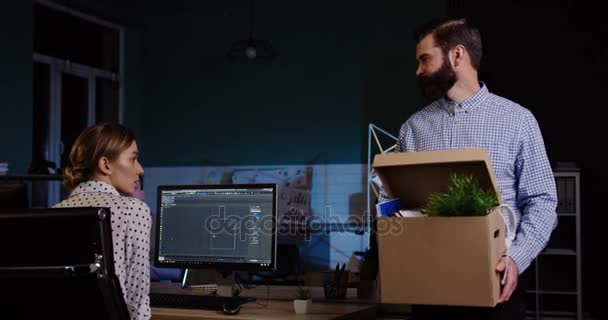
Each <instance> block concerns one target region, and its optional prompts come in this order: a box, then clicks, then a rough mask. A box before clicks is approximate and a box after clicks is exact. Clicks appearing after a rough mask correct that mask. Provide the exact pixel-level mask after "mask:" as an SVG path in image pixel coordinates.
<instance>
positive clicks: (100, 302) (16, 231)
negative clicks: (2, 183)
mask: <svg viewBox="0 0 608 320" xmlns="http://www.w3.org/2000/svg"><path fill="white" fill-rule="evenodd" d="M110 216H111V212H110V210H109V209H107V208H95V207H88V208H53V209H42V208H35V209H23V210H7V211H3V212H0V252H1V253H2V258H1V259H0V291H2V294H1V296H2V297H0V310H2V312H3V313H4V314H7V315H8V314H14V315H19V318H20V319H34V318H49V319H54V318H58V319H128V318H129V314H128V311H127V307H126V304H125V302H124V298H123V294H122V290H121V287H120V283H119V281H118V278H117V276H116V274H115V271H114V262H113V261H114V257H113V256H114V255H113V252H114V251H113V248H112V232H111V225H110Z"/></svg>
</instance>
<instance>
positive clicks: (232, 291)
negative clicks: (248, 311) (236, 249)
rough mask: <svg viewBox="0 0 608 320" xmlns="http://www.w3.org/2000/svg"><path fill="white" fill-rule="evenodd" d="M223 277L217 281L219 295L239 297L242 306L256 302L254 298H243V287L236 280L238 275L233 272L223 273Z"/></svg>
mask: <svg viewBox="0 0 608 320" xmlns="http://www.w3.org/2000/svg"><path fill="white" fill-rule="evenodd" d="M220 274H221V275H222V277H221V278H220V279H218V281H217V295H218V296H222V297H238V299H239V301H240V303H241V304H243V303H247V302H252V301H255V300H256V298H254V297H244V296H241V295H240V293H241V288H242V287H243V286H242V285H241V284H240V283H239V281H237V279H236V273H235V272H231V271H221V272H220Z"/></svg>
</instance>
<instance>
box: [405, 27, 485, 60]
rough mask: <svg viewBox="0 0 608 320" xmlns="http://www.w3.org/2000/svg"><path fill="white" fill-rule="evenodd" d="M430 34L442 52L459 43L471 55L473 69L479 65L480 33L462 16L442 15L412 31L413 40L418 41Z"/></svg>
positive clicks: (480, 50)
mask: <svg viewBox="0 0 608 320" xmlns="http://www.w3.org/2000/svg"><path fill="white" fill-rule="evenodd" d="M429 34H432V35H433V38H434V39H435V43H436V44H437V46H438V47H439V48H441V51H442V52H443V54H445V55H447V53H448V51H449V50H450V49H452V48H454V47H455V46H457V45H459V44H461V45H463V46H464V47H465V48H466V49H467V52H468V53H469V56H470V57H471V64H472V65H473V68H475V70H479V67H480V65H481V52H482V46H481V35H480V33H479V30H478V29H477V27H475V26H474V25H473V24H471V23H470V22H469V21H467V19H464V18H451V17H444V18H440V19H437V20H433V21H430V22H428V23H426V24H423V25H422V26H420V27H419V28H417V29H416V30H415V31H414V40H416V43H418V42H420V40H422V39H423V38H424V37H426V36H427V35H429Z"/></svg>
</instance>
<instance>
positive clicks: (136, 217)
mask: <svg viewBox="0 0 608 320" xmlns="http://www.w3.org/2000/svg"><path fill="white" fill-rule="evenodd" d="M55 207H57V208H62V207H108V208H110V210H111V211H112V218H111V224H112V239H113V246H114V268H115V269H116V274H117V276H118V279H119V281H120V286H121V288H122V291H123V296H124V298H125V302H126V304H127V308H128V309H129V314H130V315H131V319H149V318H150V301H149V297H148V294H149V292H150V262H149V250H150V226H151V218H150V208H149V207H148V206H147V205H146V204H145V203H144V202H142V201H140V200H138V199H135V198H131V197H124V196H121V195H120V194H119V193H118V191H116V189H115V188H114V187H112V186H111V185H110V184H107V183H105V182H101V181H87V182H83V183H81V184H79V185H78V186H77V187H76V188H75V189H74V191H72V193H71V194H70V196H69V197H68V198H67V199H65V200H63V201H62V202H60V203H58V204H57V205H55Z"/></svg>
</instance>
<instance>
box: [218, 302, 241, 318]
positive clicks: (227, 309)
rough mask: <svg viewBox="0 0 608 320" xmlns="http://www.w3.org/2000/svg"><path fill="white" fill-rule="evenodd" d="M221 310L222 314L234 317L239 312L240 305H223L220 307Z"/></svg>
mask: <svg viewBox="0 0 608 320" xmlns="http://www.w3.org/2000/svg"><path fill="white" fill-rule="evenodd" d="M222 309H223V310H224V314H229V315H234V314H237V313H239V311H241V305H240V304H238V303H225V304H224V305H222Z"/></svg>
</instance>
